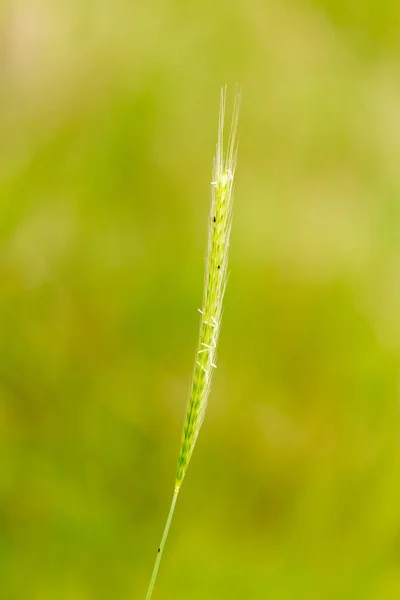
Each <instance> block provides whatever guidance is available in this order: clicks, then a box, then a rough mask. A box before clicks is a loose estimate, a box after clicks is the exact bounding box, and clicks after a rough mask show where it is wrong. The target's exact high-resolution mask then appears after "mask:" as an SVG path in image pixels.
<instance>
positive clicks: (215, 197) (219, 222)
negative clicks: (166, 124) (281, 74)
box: [146, 87, 240, 600]
mask: <svg viewBox="0 0 400 600" xmlns="http://www.w3.org/2000/svg"><path fill="white" fill-rule="evenodd" d="M239 106H240V92H239V91H237V92H236V94H235V100H234V105H233V110H232V124H231V128H230V133H229V137H228V142H227V145H226V147H225V146H224V123H225V110H226V87H224V88H222V90H221V102H220V111H219V123H218V141H217V148H216V153H215V157H214V165H213V177H212V181H211V211H210V219H209V229H208V243H207V252H206V259H205V276H204V292H203V303H202V307H201V308H199V309H198V310H199V312H200V331H199V339H198V344H197V350H196V358H195V364H194V371H193V377H192V383H191V386H190V393H189V399H188V405H187V410H186V417H185V422H184V427H183V432H182V439H181V445H180V451H179V458H178V466H177V471H176V478H175V487H174V494H173V498H172V504H171V508H170V511H169V515H168V518H167V522H166V525H165V529H164V533H163V536H162V539H161V543H160V546H159V548H158V550H157V558H156V562H155V565H154V569H153V574H152V577H151V581H150V585H149V589H148V592H147V597H146V600H150V598H151V596H152V593H153V588H154V584H155V580H156V577H157V573H158V568H159V565H160V561H161V556H162V553H163V550H164V546H165V542H166V539H167V536H168V532H169V528H170V525H171V520H172V516H173V513H174V510H175V504H176V501H177V498H178V494H179V490H180V488H181V485H182V482H183V480H184V477H185V475H186V471H187V468H188V465H189V462H190V459H191V457H192V453H193V450H194V447H195V444H196V440H197V437H198V435H199V431H200V428H201V425H202V423H203V419H204V415H205V411H206V407H207V401H208V396H209V394H210V389H211V381H212V376H213V372H214V370H215V369H216V367H217V345H218V339H219V334H220V331H221V321H222V313H223V300H224V294H225V288H226V284H227V278H228V254H229V242H230V235H231V227H232V208H233V196H234V183H235V171H236V157H237V147H238V141H237V126H238V118H239Z"/></svg>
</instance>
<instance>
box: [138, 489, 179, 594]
mask: <svg viewBox="0 0 400 600" xmlns="http://www.w3.org/2000/svg"><path fill="white" fill-rule="evenodd" d="M178 494H179V488H175V490H174V495H173V496H172V502H171V508H170V509H169V513H168V517H167V522H166V523H165V527H164V532H163V534H162V538H161V542H160V546H159V547H158V550H157V558H156V562H155V563H154V568H153V573H152V575H151V580H150V585H149V589H148V591H147V596H146V600H150V598H151V596H152V594H153V589H154V584H155V582H156V579H157V573H158V568H159V566H160V562H161V557H162V555H163V552H164V547H165V542H166V541H167V537H168V532H169V528H170V526H171V521H172V517H173V514H174V511H175V504H176V501H177V499H178Z"/></svg>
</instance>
